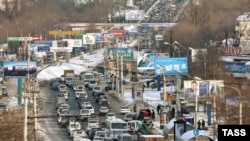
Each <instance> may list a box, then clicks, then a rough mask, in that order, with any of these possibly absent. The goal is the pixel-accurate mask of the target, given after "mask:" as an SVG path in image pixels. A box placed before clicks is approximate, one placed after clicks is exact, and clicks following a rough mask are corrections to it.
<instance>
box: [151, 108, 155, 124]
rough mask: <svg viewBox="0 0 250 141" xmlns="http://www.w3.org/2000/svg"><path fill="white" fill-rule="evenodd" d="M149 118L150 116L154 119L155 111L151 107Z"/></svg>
mask: <svg viewBox="0 0 250 141" xmlns="http://www.w3.org/2000/svg"><path fill="white" fill-rule="evenodd" d="M151 118H152V120H153V121H154V120H155V111H154V110H153V109H152V112H151Z"/></svg>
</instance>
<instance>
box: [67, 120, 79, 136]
mask: <svg viewBox="0 0 250 141" xmlns="http://www.w3.org/2000/svg"><path fill="white" fill-rule="evenodd" d="M81 128H82V127H81V124H80V123H79V122H71V123H69V125H68V127H67V130H68V134H69V136H70V137H72V138H73V136H74V131H76V130H81Z"/></svg>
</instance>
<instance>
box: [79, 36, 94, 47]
mask: <svg viewBox="0 0 250 141" xmlns="http://www.w3.org/2000/svg"><path fill="white" fill-rule="evenodd" d="M82 38H83V40H82V41H83V44H85V45H94V44H95V36H94V35H83V36H82Z"/></svg>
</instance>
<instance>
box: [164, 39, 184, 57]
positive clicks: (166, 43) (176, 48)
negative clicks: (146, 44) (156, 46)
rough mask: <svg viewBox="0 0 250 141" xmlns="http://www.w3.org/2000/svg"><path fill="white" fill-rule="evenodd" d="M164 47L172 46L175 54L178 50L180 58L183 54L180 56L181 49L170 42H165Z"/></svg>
mask: <svg viewBox="0 0 250 141" xmlns="http://www.w3.org/2000/svg"><path fill="white" fill-rule="evenodd" d="M164 45H170V46H172V47H173V48H174V52H175V50H177V51H178V54H179V57H180V56H181V54H180V49H179V48H178V47H177V46H176V45H174V44H170V43H168V42H164ZM174 56H175V55H174Z"/></svg>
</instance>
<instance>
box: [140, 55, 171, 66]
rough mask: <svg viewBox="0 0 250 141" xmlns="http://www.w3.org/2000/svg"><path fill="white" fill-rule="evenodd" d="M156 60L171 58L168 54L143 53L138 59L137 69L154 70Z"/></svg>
mask: <svg viewBox="0 0 250 141" xmlns="http://www.w3.org/2000/svg"><path fill="white" fill-rule="evenodd" d="M155 58H169V54H168V53H142V54H138V57H137V69H140V70H153V69H154V60H155Z"/></svg>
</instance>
